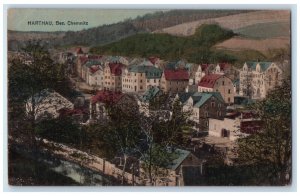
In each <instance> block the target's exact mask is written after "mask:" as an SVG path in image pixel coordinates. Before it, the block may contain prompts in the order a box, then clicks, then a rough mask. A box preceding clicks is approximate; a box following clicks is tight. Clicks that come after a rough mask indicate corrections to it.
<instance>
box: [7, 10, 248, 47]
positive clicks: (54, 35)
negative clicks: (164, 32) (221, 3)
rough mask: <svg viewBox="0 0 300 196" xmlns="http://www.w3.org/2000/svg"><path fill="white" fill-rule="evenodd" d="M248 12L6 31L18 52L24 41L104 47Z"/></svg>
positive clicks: (175, 13)
mask: <svg viewBox="0 0 300 196" xmlns="http://www.w3.org/2000/svg"><path fill="white" fill-rule="evenodd" d="M245 12H250V11H246V10H214V11H212V10H171V11H167V12H156V13H153V14H146V15H145V16H142V17H138V18H136V19H127V20H125V21H123V22H119V23H115V24H110V25H103V26H99V27H95V28H90V29H86V30H82V31H76V32H72V31H68V32H46V33H44V32H16V31H8V47H9V50H17V49H18V48H20V47H21V46H22V45H23V44H24V42H26V41H28V40H32V39H41V40H43V42H45V43H47V44H48V45H49V46H50V47H57V46H74V45H85V46H95V45H104V44H107V43H111V42H114V41H118V40H120V39H123V38H126V37H129V36H132V35H135V34H137V33H145V32H152V31H155V30H157V29H161V28H166V27H169V26H173V25H177V24H181V23H183V22H190V21H194V20H199V19H207V18H213V17H221V16H228V15H234V14H240V13H245Z"/></svg>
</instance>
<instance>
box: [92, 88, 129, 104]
mask: <svg viewBox="0 0 300 196" xmlns="http://www.w3.org/2000/svg"><path fill="white" fill-rule="evenodd" d="M123 95H124V94H123V93H121V92H115V91H108V90H101V91H98V93H97V94H96V95H95V96H93V97H92V98H91V101H92V103H93V104H94V103H96V102H101V103H106V104H116V103H117V102H118V101H119V100H120V99H121V97H122V96H123Z"/></svg>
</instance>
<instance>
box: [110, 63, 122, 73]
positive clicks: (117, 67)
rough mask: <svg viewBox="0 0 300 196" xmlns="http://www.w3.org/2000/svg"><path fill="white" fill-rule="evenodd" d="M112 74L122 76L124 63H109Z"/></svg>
mask: <svg viewBox="0 0 300 196" xmlns="http://www.w3.org/2000/svg"><path fill="white" fill-rule="evenodd" d="M108 66H109V68H110V72H111V73H112V74H113V75H116V76H120V75H121V74H122V68H123V67H125V65H123V64H122V63H109V64H108Z"/></svg>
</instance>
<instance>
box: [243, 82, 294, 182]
mask: <svg viewBox="0 0 300 196" xmlns="http://www.w3.org/2000/svg"><path fill="white" fill-rule="evenodd" d="M251 109H253V110H255V111H257V114H258V115H259V118H260V119H261V120H262V122H263V128H262V130H261V131H260V132H258V133H256V134H253V135H251V136H248V137H246V138H242V139H239V140H238V146H239V148H238V154H239V159H238V162H239V163H240V164H247V165H267V166H268V167H270V170H269V172H268V173H263V174H262V175H263V176H269V178H270V183H271V184H276V185H284V184H288V183H290V176H291V153H292V143H291V141H292V133H291V84H290V81H284V82H283V84H282V86H279V87H276V88H275V89H274V90H272V91H270V92H269V93H268V95H267V97H266V99H265V100H262V101H260V102H258V103H256V104H255V105H254V106H252V107H251Z"/></svg>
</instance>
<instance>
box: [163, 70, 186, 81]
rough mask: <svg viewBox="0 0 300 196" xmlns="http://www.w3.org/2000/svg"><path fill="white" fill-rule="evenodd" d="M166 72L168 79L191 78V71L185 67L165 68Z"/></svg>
mask: <svg viewBox="0 0 300 196" xmlns="http://www.w3.org/2000/svg"><path fill="white" fill-rule="evenodd" d="M164 74H165V78H166V80H189V73H188V71H187V70H184V69H177V70H170V69H165V71H164Z"/></svg>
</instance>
